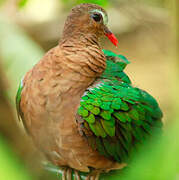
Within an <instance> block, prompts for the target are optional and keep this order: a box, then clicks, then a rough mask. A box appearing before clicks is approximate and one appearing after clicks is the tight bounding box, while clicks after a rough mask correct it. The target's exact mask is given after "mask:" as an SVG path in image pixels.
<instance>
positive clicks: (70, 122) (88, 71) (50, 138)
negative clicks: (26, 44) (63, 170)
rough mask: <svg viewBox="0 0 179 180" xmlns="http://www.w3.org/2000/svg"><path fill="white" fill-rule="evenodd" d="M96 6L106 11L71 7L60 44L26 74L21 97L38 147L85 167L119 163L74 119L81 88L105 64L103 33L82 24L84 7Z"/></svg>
mask: <svg viewBox="0 0 179 180" xmlns="http://www.w3.org/2000/svg"><path fill="white" fill-rule="evenodd" d="M93 8H97V9H100V10H102V11H104V10H103V9H101V7H99V6H97V5H91V4H89V5H80V6H77V7H76V8H74V9H72V12H71V14H70V15H69V16H68V18H67V21H66V23H65V28H64V32H63V37H62V39H61V41H60V42H59V45H58V46H57V47H55V48H53V49H51V50H50V51H49V52H47V53H46V55H45V56H44V57H43V58H42V59H41V61H40V62H39V63H38V64H36V65H35V66H34V67H33V68H32V69H31V70H30V71H29V72H28V73H27V74H26V76H25V78H24V81H23V83H24V88H23V90H22V97H21V103H20V107H21V110H22V112H23V114H24V121H25V123H26V126H27V129H28V131H29V132H30V134H31V136H32V138H33V140H34V142H35V144H36V145H37V146H38V147H39V149H40V150H41V151H43V152H44V153H45V154H46V156H47V157H48V158H49V159H50V160H51V161H52V162H53V163H54V164H56V165H59V166H69V167H71V168H74V169H77V170H80V171H85V172H87V171H89V169H88V167H94V168H97V169H109V168H112V167H113V166H114V167H115V166H116V163H115V162H113V161H111V160H108V159H106V158H105V157H104V156H102V155H100V154H99V153H98V152H97V151H94V150H92V148H91V147H90V146H89V145H88V143H87V141H86V140H85V139H84V138H83V137H82V136H81V135H80V133H79V131H78V125H77V123H76V119H75V116H76V112H77V108H78V106H79V103H80V98H81V96H82V94H83V93H84V91H85V90H86V88H88V87H89V86H90V85H91V84H92V83H93V82H94V81H95V80H96V78H97V77H99V76H100V75H101V73H102V72H103V71H104V69H105V67H106V63H105V60H106V59H105V56H104V54H103V52H102V51H101V48H100V46H99V43H98V38H99V34H100V33H96V31H97V30H95V31H94V30H92V31H91V30H90V28H89V29H88V28H87V24H86V23H85V24H83V23H84V21H85V22H86V20H88V18H89V17H88V16H87V13H86V11H87V10H89V9H93ZM104 12H105V11H104ZM84 14H85V15H84ZM79 15H80V17H83V18H82V20H81V19H80V20H79V18H78V17H79ZM83 15H84V16H83ZM77 19H78V21H79V22H76V20H77ZM88 21H89V20H88ZM69 28H71V29H69ZM79 30H80V31H79Z"/></svg>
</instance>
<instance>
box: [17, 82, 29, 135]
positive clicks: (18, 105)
mask: <svg viewBox="0 0 179 180" xmlns="http://www.w3.org/2000/svg"><path fill="white" fill-rule="evenodd" d="M22 90H23V79H22V80H21V82H20V84H19V87H18V90H17V94H16V110H17V116H18V118H19V120H20V119H21V120H22V121H23V125H24V127H25V129H26V131H27V133H29V132H28V129H27V127H26V123H25V121H24V115H23V113H22V111H21V108H20V102H21V93H22Z"/></svg>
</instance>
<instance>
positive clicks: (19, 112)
mask: <svg viewBox="0 0 179 180" xmlns="http://www.w3.org/2000/svg"><path fill="white" fill-rule="evenodd" d="M22 89H23V80H21V82H20V84H19V87H18V90H17V94H16V109H17V115H18V118H19V119H20V116H21V110H20V101H21V92H22Z"/></svg>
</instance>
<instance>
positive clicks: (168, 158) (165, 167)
mask: <svg viewBox="0 0 179 180" xmlns="http://www.w3.org/2000/svg"><path fill="white" fill-rule="evenodd" d="M178 128H179V123H178V122H176V124H174V125H173V126H171V127H170V128H168V129H167V130H166V131H165V132H164V134H163V135H162V136H156V137H155V140H153V141H151V142H149V144H146V146H144V148H143V149H142V150H141V151H140V152H139V153H138V154H136V155H135V157H134V159H133V161H132V162H131V163H130V167H129V168H128V169H126V171H124V172H123V173H124V175H123V176H121V175H120V174H118V176H116V177H118V178H120V180H131V179H132V180H142V179H145V180H169V179H171V180H175V179H177V177H178V176H177V174H178V175H179V157H178V152H179V143H178V139H179V131H178Z"/></svg>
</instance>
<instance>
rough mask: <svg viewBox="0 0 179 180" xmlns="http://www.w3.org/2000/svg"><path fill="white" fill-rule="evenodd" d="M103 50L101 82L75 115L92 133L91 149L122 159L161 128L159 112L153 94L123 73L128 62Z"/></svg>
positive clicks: (83, 98)
mask: <svg viewBox="0 0 179 180" xmlns="http://www.w3.org/2000/svg"><path fill="white" fill-rule="evenodd" d="M103 52H104V53H105V55H106V57H107V67H106V70H105V72H104V73H103V75H102V76H101V82H100V83H99V84H97V85H96V87H94V88H91V89H89V90H88V91H86V93H85V95H84V96H83V97H82V98H81V103H80V107H79V109H78V114H79V115H80V116H81V117H82V119H83V120H84V121H85V122H87V123H88V126H86V129H87V130H88V131H92V132H93V134H94V136H93V138H94V139H95V141H96V146H95V147H94V145H93V148H95V149H97V150H98V151H99V153H101V154H102V155H104V156H106V157H110V158H112V159H114V160H116V161H118V162H122V161H125V160H126V159H127V157H128V156H129V154H130V152H131V151H133V150H134V149H135V147H136V145H137V144H138V143H139V142H143V141H144V140H145V139H146V137H148V136H149V135H150V134H152V131H153V130H154V129H161V125H162V123H161V118H162V112H161V110H160V108H159V106H158V104H157V102H156V100H155V99H154V98H153V97H152V96H150V95H149V94H148V93H147V92H145V91H143V90H140V89H139V88H135V87H133V86H132V85H131V81H130V79H129V78H128V76H127V75H126V74H125V73H124V72H123V70H124V68H125V67H126V65H127V64H128V63H129V61H128V60H127V59H126V58H125V57H124V56H122V55H116V54H114V53H113V52H111V51H107V50H103ZM86 136H88V135H86ZM90 138H92V137H90ZM89 144H90V142H89Z"/></svg>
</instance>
